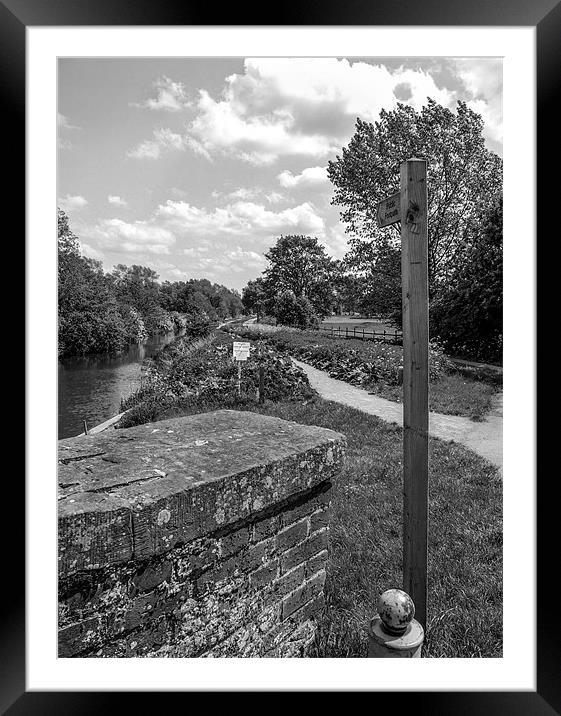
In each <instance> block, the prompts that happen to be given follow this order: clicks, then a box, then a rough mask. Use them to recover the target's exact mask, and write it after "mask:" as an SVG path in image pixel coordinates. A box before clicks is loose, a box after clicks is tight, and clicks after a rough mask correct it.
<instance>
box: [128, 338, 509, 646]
mask: <svg viewBox="0 0 561 716" xmlns="http://www.w3.org/2000/svg"><path fill="white" fill-rule="evenodd" d="M237 337H238V336H232V335H229V334H228V333H226V332H224V331H219V332H216V333H214V334H213V335H212V336H209V337H206V338H204V339H199V340H187V339H185V338H182V339H179V340H177V341H175V343H174V344H172V345H170V346H168V347H166V348H165V349H164V350H162V351H161V352H160V353H159V354H158V355H157V356H156V357H155V358H154V359H153V360H151V361H150V362H148V363H147V364H146V366H145V370H144V378H143V384H142V388H141V390H140V391H139V392H138V393H137V394H135V395H133V396H131V398H130V399H129V401H127V405H128V407H131V408H132V409H131V410H130V412H129V413H127V414H126V415H125V416H124V419H123V420H122V421H121V423H120V425H119V427H125V426H128V425H137V424H141V423H145V422H149V421H156V420H163V419H166V418H170V417H175V416H181V415H189V414H194V413H200V412H206V411H208V410H214V409H218V408H231V409H236V410H252V411H254V412H260V413H264V414H266V415H273V416H277V417H280V418H284V419H285V420H295V421H297V422H299V423H303V424H308V425H318V426H322V427H326V428H330V429H332V430H336V431H338V432H341V433H343V434H344V435H346V437H347V442H348V447H347V453H346V460H345V464H344V468H343V471H342V474H341V475H340V476H339V477H338V479H337V480H336V481H335V483H334V485H333V492H332V509H333V513H332V519H331V522H330V555H329V563H328V577H327V582H326V607H325V609H324V610H323V612H322V613H321V615H320V618H319V628H318V633H317V638H316V642H315V644H314V651H313V655H314V656H316V657H364V656H366V648H367V643H368V642H367V635H366V625H367V624H368V620H369V619H371V618H372V615H373V614H374V612H375V609H376V602H377V598H378V596H379V594H380V593H381V592H382V591H384V590H385V589H387V588H388V587H391V586H395V585H399V584H401V529H400V524H401V519H402V515H401V511H402V485H401V474H402V449H403V447H402V431H401V428H400V427H398V426H395V425H390V424H387V423H384V422H383V421H381V420H379V419H378V418H376V417H374V416H369V415H366V414H364V413H361V412H359V411H357V410H354V409H352V408H348V407H345V406H342V405H338V404H336V403H332V402H330V401H326V400H323V399H321V398H320V397H319V396H318V395H317V394H316V393H315V392H314V391H313V390H312V389H311V387H310V386H309V384H308V381H307V378H306V376H305V374H304V373H303V372H302V371H300V370H299V369H298V368H296V367H295V366H293V364H292V363H291V362H290V360H289V359H288V358H287V356H286V353H285V351H284V350H278V349H277V347H276V346H275V345H273V344H272V343H270V342H266V341H261V342H257V341H255V342H253V343H252V348H251V352H250V358H249V360H248V361H247V362H246V363H245V364H244V366H243V368H242V382H241V395H238V390H237V367H236V364H235V363H234V362H233V360H232V346H231V344H232V340H234V339H236V338H237ZM260 365H264V366H265V375H266V385H265V396H264V397H265V401H264V403H263V404H260V403H259V402H258V398H257V395H258V386H259V366H260ZM430 484H431V494H430V522H429V524H430V528H429V529H430V534H429V544H430V550H429V584H430V593H429V605H428V614H429V621H428V625H427V638H426V641H425V656H427V657H500V656H501V655H502V577H501V575H502V508H501V479H500V473H499V471H498V470H497V469H496V468H494V467H493V466H492V465H490V464H489V463H487V462H486V461H485V460H483V459H482V458H480V457H478V456H477V455H475V453H473V452H471V451H470V450H467V449H466V448H464V447H463V446H461V445H458V444H454V443H445V442H442V441H440V440H437V439H432V438H431V440H430Z"/></svg>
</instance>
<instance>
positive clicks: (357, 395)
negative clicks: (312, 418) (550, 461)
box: [292, 358, 503, 472]
mask: <svg viewBox="0 0 561 716" xmlns="http://www.w3.org/2000/svg"><path fill="white" fill-rule="evenodd" d="M292 360H293V361H294V363H296V365H298V366H300V368H302V370H304V372H305V373H306V375H307V376H308V380H309V381H310V385H311V386H312V388H315V390H317V392H318V393H319V394H320V395H321V397H322V398H325V399H326V400H333V401H335V402H336V403H342V404H343V405H348V406H349V407H351V408H356V409H357V410H362V411H363V412H364V413H368V414H370V415H377V416H378V417H379V418H381V419H382V420H386V421H387V422H390V423H397V424H398V425H402V424H403V405H402V404H401V403H394V402H393V401H391V400H386V399H385V398H379V397H377V396H376V395H370V394H369V393H368V392H367V391H366V390H363V389H362V388H357V387H355V386H354V385H350V384H349V383H345V382H344V381H342V380H337V379H336V378H331V377H330V376H329V375H328V374H327V373H325V372H324V371H321V370H318V369H317V368H314V367H313V366H311V365H308V364H307V363H302V362H301V361H298V360H296V359H294V358H293V359H292ZM429 433H430V434H431V435H433V436H434V437H436V438H440V439H441V440H454V441H455V442H457V443H461V444H462V445H465V446H466V447H468V448H470V450H473V451H474V452H476V453H477V454H478V455H481V456H482V457H484V458H486V459H487V460H489V462H491V463H493V465H496V466H497V467H498V468H500V470H501V472H502V467H503V394H502V392H501V393H497V395H496V396H495V407H494V408H493V410H492V411H491V412H490V413H489V414H488V415H487V416H486V417H485V420H483V421H482V422H480V423H476V422H474V421H473V420H470V419H469V418H464V417H462V416H459V415H443V414H442V413H430V414H429Z"/></svg>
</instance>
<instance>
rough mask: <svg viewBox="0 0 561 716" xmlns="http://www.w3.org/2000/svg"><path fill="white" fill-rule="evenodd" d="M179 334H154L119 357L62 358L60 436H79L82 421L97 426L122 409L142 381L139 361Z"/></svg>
mask: <svg viewBox="0 0 561 716" xmlns="http://www.w3.org/2000/svg"><path fill="white" fill-rule="evenodd" d="M176 336H177V334H174V333H173V332H172V333H167V334H165V335H160V336H152V337H150V338H149V339H148V340H147V341H145V342H144V343H140V344H134V345H131V346H130V347H129V349H128V350H127V351H126V352H123V353H121V354H120V355H117V356H109V355H89V356H83V357H82V356H74V357H71V358H63V359H60V360H59V364H58V437H59V438H66V437H71V436H72V435H78V434H79V433H81V432H82V430H83V421H84V420H86V421H87V423H88V426H89V427H93V426H94V425H98V424H99V423H102V422H103V421H104V420H107V419H108V418H110V417H111V416H112V415H115V414H116V413H118V412H119V406H120V402H121V398H126V397H127V396H128V395H130V394H131V393H132V392H133V391H134V390H135V389H136V388H137V387H138V386H139V384H140V364H141V363H142V361H143V360H144V358H149V357H150V356H152V355H154V354H155V353H157V352H158V350H160V349H161V348H162V347H163V346H165V345H167V344H168V343H171V341H173V340H174V338H176Z"/></svg>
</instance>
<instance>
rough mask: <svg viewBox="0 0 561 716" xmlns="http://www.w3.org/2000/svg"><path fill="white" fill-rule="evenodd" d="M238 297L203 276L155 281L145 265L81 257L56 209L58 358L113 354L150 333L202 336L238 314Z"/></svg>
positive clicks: (67, 225)
mask: <svg viewBox="0 0 561 716" xmlns="http://www.w3.org/2000/svg"><path fill="white" fill-rule="evenodd" d="M242 311H243V305H242V302H241V297H240V296H239V295H238V293H237V292H236V291H232V290H230V289H228V288H226V287H225V286H220V285H218V284H212V283H211V282H210V281H208V280H207V279H191V280H190V281H174V282H170V281H165V282H163V283H160V282H159V281H158V274H157V273H156V272H155V271H153V270H152V269H151V268H148V267H146V266H136V265H134V266H125V265H123V264H118V265H117V266H115V267H114V269H113V271H112V272H111V273H105V272H104V271H103V268H102V265H101V262H99V261H94V260H93V259H90V258H87V257H85V256H82V254H81V251H80V242H79V240H78V237H77V236H76V235H75V234H74V233H73V232H72V230H71V229H70V226H69V222H68V217H67V215H66V214H65V213H64V212H63V211H61V210H60V209H59V211H58V346H59V354H60V355H61V356H68V355H85V354H88V353H115V352H119V351H121V350H123V349H124V348H125V347H126V346H127V345H128V344H129V343H131V342H140V341H143V340H145V339H146V338H147V337H148V336H149V335H151V334H156V333H167V332H171V331H174V330H175V331H186V332H187V333H188V335H190V336H192V337H195V336H204V335H206V334H207V333H208V332H209V330H210V326H211V324H212V323H214V322H216V321H220V320H224V319H226V318H230V317H233V318H234V317H236V316H239V315H240V314H241V313H242Z"/></svg>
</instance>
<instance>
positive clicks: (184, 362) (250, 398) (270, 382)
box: [119, 331, 314, 427]
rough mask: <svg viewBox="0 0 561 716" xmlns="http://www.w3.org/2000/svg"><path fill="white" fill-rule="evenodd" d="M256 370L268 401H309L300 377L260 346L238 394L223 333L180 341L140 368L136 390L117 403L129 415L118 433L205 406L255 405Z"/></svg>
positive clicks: (254, 348) (274, 353) (310, 392)
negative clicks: (168, 414) (262, 374)
mask: <svg viewBox="0 0 561 716" xmlns="http://www.w3.org/2000/svg"><path fill="white" fill-rule="evenodd" d="M261 366H262V367H263V368H264V371H265V398H266V399H267V400H268V401H274V402H276V401H281V400H285V401H286V400H296V401H303V400H307V399H310V398H311V397H312V396H313V395H314V392H313V390H312V388H311V387H310V384H309V383H308V379H307V377H306V375H305V373H304V372H303V371H302V370H301V369H300V368H298V367H297V366H296V365H294V363H293V362H292V361H291V360H290V358H289V357H287V356H285V355H280V354H279V353H278V352H277V351H276V350H275V349H274V348H273V347H272V346H270V345H267V344H266V343H265V342H264V341H257V342H256V343H254V344H253V345H252V346H251V349H250V355H249V359H248V360H247V361H245V362H244V363H243V365H242V372H241V385H240V388H241V390H240V394H238V366H237V364H236V363H235V362H234V361H233V360H232V337H231V336H230V335H228V334H227V333H224V332H222V331H216V332H215V333H214V334H213V335H212V336H210V337H208V338H205V339H199V340H192V339H191V338H189V337H187V336H184V337H182V338H180V339H178V340H176V341H174V342H173V343H171V344H170V345H168V346H166V347H165V348H164V349H162V350H161V351H160V352H159V353H158V354H157V355H156V356H155V357H154V358H153V359H150V360H148V361H146V362H145V364H144V366H143V375H142V379H141V387H140V388H139V390H137V391H136V392H135V393H133V395H131V396H129V398H127V399H126V400H124V401H123V402H122V406H121V407H122V409H123V410H129V412H128V413H127V414H126V415H125V416H124V417H123V418H122V420H121V422H120V423H119V427H130V426H131V425H139V424H141V423H143V422H148V421H153V420H157V419H161V416H162V413H164V412H166V411H169V410H172V409H181V410H186V409H189V408H190V406H191V407H192V406H198V407H199V409H200V408H201V407H202V406H206V408H207V409H208V410H212V409H213V408H214V407H219V406H221V407H224V405H228V406H229V407H235V406H236V405H238V404H240V405H242V404H243V405H245V404H246V403H248V402H250V403H255V402H256V400H257V396H258V386H259V372H260V367H261Z"/></svg>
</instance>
